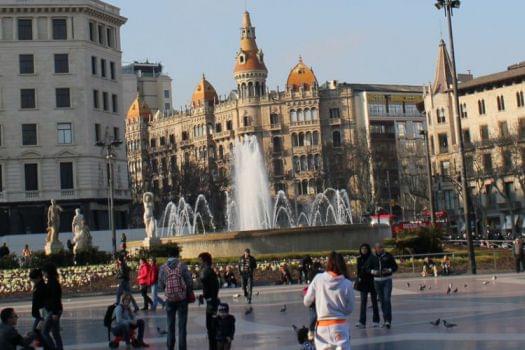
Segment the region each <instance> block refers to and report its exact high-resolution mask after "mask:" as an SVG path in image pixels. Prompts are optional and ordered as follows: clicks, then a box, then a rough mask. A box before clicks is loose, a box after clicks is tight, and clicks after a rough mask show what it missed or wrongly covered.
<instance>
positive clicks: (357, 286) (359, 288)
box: [354, 277, 365, 292]
mask: <svg viewBox="0 0 525 350" xmlns="http://www.w3.org/2000/svg"><path fill="white" fill-rule="evenodd" d="M364 287H365V286H364V284H363V279H362V278H361V277H357V278H356V279H355V282H354V289H355V290H357V291H359V292H363V291H364V289H365V288H364Z"/></svg>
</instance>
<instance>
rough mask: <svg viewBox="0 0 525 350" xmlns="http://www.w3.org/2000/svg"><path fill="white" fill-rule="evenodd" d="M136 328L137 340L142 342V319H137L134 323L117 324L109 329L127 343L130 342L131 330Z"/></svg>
mask: <svg viewBox="0 0 525 350" xmlns="http://www.w3.org/2000/svg"><path fill="white" fill-rule="evenodd" d="M133 329H137V330H138V333H137V340H138V341H139V342H142V341H143V340H144V320H142V319H138V320H137V324H136V325H130V324H127V323H123V324H119V325H116V326H115V327H113V329H111V332H112V333H113V335H114V336H115V337H122V338H124V341H125V342H126V344H127V345H129V344H130V343H131V337H130V335H131V330H133Z"/></svg>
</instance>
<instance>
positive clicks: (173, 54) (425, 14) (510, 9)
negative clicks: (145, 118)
mask: <svg viewBox="0 0 525 350" xmlns="http://www.w3.org/2000/svg"><path fill="white" fill-rule="evenodd" d="M106 1H108V2H110V3H112V4H113V5H116V6H118V7H120V8H121V14H122V15H123V16H125V17H127V18H128V21H127V23H126V24H125V25H124V27H123V28H122V33H121V38H122V50H123V63H124V64H125V63H129V62H133V61H145V60H146V59H147V60H149V61H150V62H160V63H162V64H163V66H164V67H165V72H166V73H167V74H169V75H170V76H171V77H172V79H173V94H174V106H181V105H185V104H187V103H188V102H189V101H190V99H191V95H192V93H193V91H194V89H195V87H196V85H197V83H198V81H199V79H200V77H201V76H202V74H203V73H204V74H205V75H206V78H207V79H208V81H210V82H211V83H212V85H213V86H214V87H215V89H216V90H217V93H218V94H219V95H226V94H228V93H229V92H230V91H231V90H232V89H234V88H235V82H234V80H233V74H232V71H233V66H234V59H235V54H236V52H237V51H238V49H239V37H240V31H239V28H240V25H241V18H242V13H243V11H244V10H245V7H246V8H247V9H248V11H249V12H250V14H251V18H252V24H253V25H254V26H255V27H256V34H257V44H258V46H259V48H262V50H263V52H264V55H265V56H264V57H265V62H266V66H267V68H268V71H269V73H268V83H267V85H268V87H270V88H271V89H276V88H277V87H278V86H279V88H280V89H281V90H282V89H283V87H284V86H285V84H286V79H287V77H288V73H289V72H290V69H291V68H292V67H293V66H294V65H295V64H296V63H297V61H298V57H299V55H302V57H303V59H304V62H305V63H306V64H307V65H309V66H312V67H313V69H314V72H315V74H316V76H317V80H318V81H319V83H323V82H325V81H328V80H338V81H340V82H342V81H345V82H349V83H402V84H418V85H419V84H427V83H429V82H430V81H431V80H432V79H433V75H434V65H435V60H436V55H437V48H438V43H439V40H440V38H442V37H443V38H444V39H445V40H447V39H448V31H447V25H446V21H445V16H444V13H443V11H438V10H437V9H436V8H435V7H434V2H435V1H434V0H106ZM498 5H499V6H498ZM524 13H525V1H523V0H505V1H501V2H496V1H493V0H463V1H462V4H461V8H460V9H459V10H457V11H456V12H455V14H454V16H453V21H454V40H455V46H456V59H457V67H458V72H459V73H461V72H467V71H468V70H470V71H471V72H472V73H473V74H474V75H475V76H479V75H484V74H490V73H494V72H498V71H502V70H505V69H506V67H507V66H508V65H510V64H513V63H517V62H520V61H525V45H523V44H524V41H523V33H524V30H525V21H523V14H524ZM447 41H448V40H447Z"/></svg>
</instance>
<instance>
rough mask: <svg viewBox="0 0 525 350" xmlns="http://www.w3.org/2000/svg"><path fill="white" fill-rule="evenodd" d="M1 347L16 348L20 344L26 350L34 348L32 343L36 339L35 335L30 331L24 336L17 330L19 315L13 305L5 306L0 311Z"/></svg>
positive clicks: (5, 349)
mask: <svg viewBox="0 0 525 350" xmlns="http://www.w3.org/2000/svg"><path fill="white" fill-rule="evenodd" d="M0 320H1V321H2V322H1V323H0V349H2V350H16V349H17V348H18V347H19V346H20V347H22V349H24V350H28V349H34V348H33V347H32V346H31V343H32V342H33V340H34V339H35V337H34V335H33V334H31V333H29V334H28V335H27V336H25V337H23V336H21V335H20V333H18V331H17V330H16V325H17V323H18V315H17V314H16V312H15V310H14V309H13V308H11V307H8V308H5V309H3V310H2V311H1V312H0Z"/></svg>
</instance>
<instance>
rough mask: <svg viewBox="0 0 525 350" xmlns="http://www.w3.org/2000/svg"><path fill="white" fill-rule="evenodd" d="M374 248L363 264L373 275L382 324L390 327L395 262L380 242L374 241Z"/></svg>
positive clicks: (395, 269)
mask: <svg viewBox="0 0 525 350" xmlns="http://www.w3.org/2000/svg"><path fill="white" fill-rule="evenodd" d="M374 250H375V254H372V255H370V257H369V258H368V260H367V262H366V264H365V269H366V271H367V272H368V273H370V274H372V276H374V288H375V290H376V293H377V296H378V297H379V302H380V303H381V310H382V312H383V325H382V326H383V327H385V328H387V329H390V327H391V326H392V304H391V301H390V299H391V297H392V274H393V273H395V272H396V271H397V263H396V259H394V257H393V256H392V255H391V254H390V253H387V252H385V248H384V247H383V245H382V244H381V243H376V244H375V246H374Z"/></svg>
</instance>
